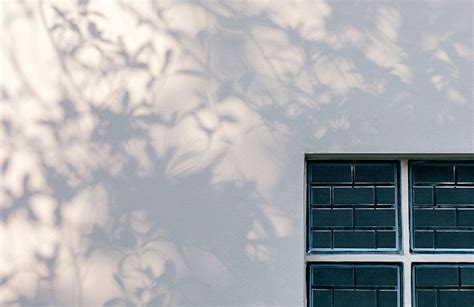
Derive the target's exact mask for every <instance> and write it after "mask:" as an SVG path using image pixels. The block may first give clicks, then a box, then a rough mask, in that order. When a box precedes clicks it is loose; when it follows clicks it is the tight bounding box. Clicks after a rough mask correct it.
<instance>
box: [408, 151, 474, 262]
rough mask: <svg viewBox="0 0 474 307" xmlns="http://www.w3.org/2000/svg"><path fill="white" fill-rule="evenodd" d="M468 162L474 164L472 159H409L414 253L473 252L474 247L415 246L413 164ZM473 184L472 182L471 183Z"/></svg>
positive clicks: (411, 246) (411, 230)
mask: <svg viewBox="0 0 474 307" xmlns="http://www.w3.org/2000/svg"><path fill="white" fill-rule="evenodd" d="M424 162H426V163H447V164H449V163H452V164H454V163H466V164H474V163H473V161H472V160H464V159H461V160H453V159H444V160H439V159H437V160H436V159H435V160H424V159H423V160H418V159H417V160H408V188H409V192H408V197H409V198H408V206H409V217H410V229H409V232H410V252H411V253H414V254H473V253H474V248H420V247H418V248H415V242H414V241H415V226H414V210H415V208H414V207H415V206H414V202H413V201H414V197H413V164H416V163H424ZM469 186H471V184H469Z"/></svg>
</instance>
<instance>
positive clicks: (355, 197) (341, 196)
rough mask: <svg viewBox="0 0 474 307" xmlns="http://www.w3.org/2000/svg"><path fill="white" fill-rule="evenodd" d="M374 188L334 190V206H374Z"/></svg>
mask: <svg viewBox="0 0 474 307" xmlns="http://www.w3.org/2000/svg"><path fill="white" fill-rule="evenodd" d="M372 204H374V189H373V188H334V205H372Z"/></svg>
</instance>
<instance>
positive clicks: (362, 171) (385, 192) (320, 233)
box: [308, 161, 400, 253]
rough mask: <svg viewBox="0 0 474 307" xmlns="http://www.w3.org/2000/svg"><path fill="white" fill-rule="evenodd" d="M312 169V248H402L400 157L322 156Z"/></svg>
mask: <svg viewBox="0 0 474 307" xmlns="http://www.w3.org/2000/svg"><path fill="white" fill-rule="evenodd" d="M308 170H309V171H308V186H309V189H308V190H309V191H308V192H309V193H308V204H309V205H308V208H309V209H308V217H309V221H308V228H309V229H308V247H309V252H310V253H318V252H322V253H325V252H366V251H371V252H397V251H398V250H399V246H400V244H399V241H400V232H399V218H400V217H399V191H398V186H399V184H398V182H399V165H398V162H395V161H378V162H317V163H310V164H309V167H308Z"/></svg>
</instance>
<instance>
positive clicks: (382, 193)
mask: <svg viewBox="0 0 474 307" xmlns="http://www.w3.org/2000/svg"><path fill="white" fill-rule="evenodd" d="M377 204H379V205H382V204H389V205H392V204H395V188H382V187H378V188H377Z"/></svg>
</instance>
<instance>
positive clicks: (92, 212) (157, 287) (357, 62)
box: [0, 0, 474, 306]
mask: <svg viewBox="0 0 474 307" xmlns="http://www.w3.org/2000/svg"><path fill="white" fill-rule="evenodd" d="M1 6H2V8H1V18H2V19H1V27H2V30H1V42H2V47H1V93H2V103H1V106H0V108H1V109H0V111H1V115H2V118H1V123H2V128H1V129H2V134H1V146H0V147H1V148H0V159H1V160H0V161H1V164H0V165H1V167H2V180H1V195H2V197H1V201H0V206H1V207H0V208H1V221H0V251H1V253H0V304H1V305H8V304H11V305H19V304H23V305H41V304H43V305H53V304H55V305H65V306H66V305H67V306H100V305H103V304H105V305H107V306H112V305H118V304H133V305H139V306H144V305H147V304H149V305H152V306H159V305H163V306H174V305H193V306H194V305H205V306H212V305H216V306H217V305H219V306H221V305H235V306H237V305H238V306H261V305H284V306H302V305H303V299H304V282H305V281H304V244H303V241H304V221H303V212H304V210H303V206H304V201H303V194H304V193H303V191H304V175H303V166H304V153H305V152H343V153H346V152H347V153H355V152H457V153H470V152H473V151H474V113H473V90H472V84H473V80H472V79H473V77H472V72H473V58H474V57H473V13H472V12H473V2H471V1H465V2H462V1H427V2H421V1H415V2H408V1H401V2H390V3H384V4H382V3H369V2H365V1H364V2H361V3H357V4H351V2H349V1H342V2H339V1H337V2H330V3H327V2H323V1H319V2H312V1H298V2H293V1H291V2H290V1H278V2H275V1H250V2H248V1H193V2H188V1H155V0H151V1H111V0H97V1H88V0H79V1H56V2H51V1H41V0H36V1H25V2H22V1H2V3H1Z"/></svg>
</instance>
